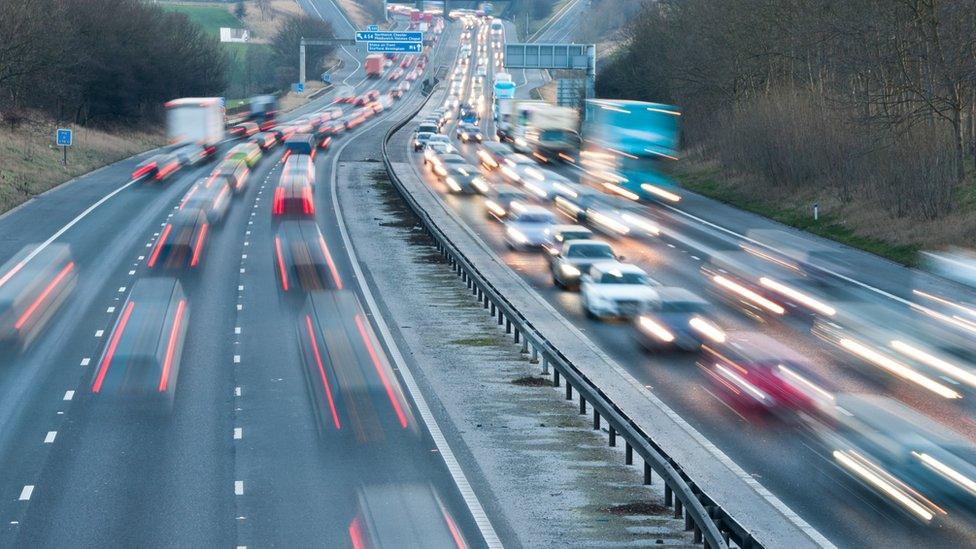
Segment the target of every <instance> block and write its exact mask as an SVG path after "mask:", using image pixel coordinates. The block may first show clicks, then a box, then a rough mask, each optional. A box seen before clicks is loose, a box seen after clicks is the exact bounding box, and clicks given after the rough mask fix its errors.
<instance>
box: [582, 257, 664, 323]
mask: <svg viewBox="0 0 976 549" xmlns="http://www.w3.org/2000/svg"><path fill="white" fill-rule="evenodd" d="M659 286H660V284H659V283H657V282H656V281H654V280H653V279H652V278H651V277H649V276H647V273H646V272H644V269H641V268H640V267H638V266H636V265H631V264H628V263H620V262H619V261H617V260H616V259H614V260H613V261H604V262H601V263H595V264H593V265H592V266H591V267H590V270H589V272H588V273H584V274H583V275H581V276H580V299H581V301H582V303H583V311H584V312H585V313H586V316H588V317H590V318H607V317H612V318H628V319H629V318H634V317H636V316H637V315H639V314H641V313H643V312H644V311H646V310H648V309H649V308H650V307H651V306H652V305H653V304H654V303H655V302H656V301H657V300H658V293H657V288H656V287H659Z"/></svg>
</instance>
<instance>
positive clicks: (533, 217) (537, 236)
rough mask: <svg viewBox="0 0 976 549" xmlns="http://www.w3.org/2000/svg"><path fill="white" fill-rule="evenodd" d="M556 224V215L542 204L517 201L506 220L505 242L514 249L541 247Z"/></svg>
mask: <svg viewBox="0 0 976 549" xmlns="http://www.w3.org/2000/svg"><path fill="white" fill-rule="evenodd" d="M555 224H556V217H555V216H554V215H553V214H552V212H550V211H549V210H547V209H545V208H543V207H542V206H536V205H533V204H524V203H521V202H515V203H513V204H512V208H511V211H510V212H508V219H507V220H505V244H506V245H508V247H509V248H510V249H513V250H527V249H530V248H540V247H542V245H543V244H545V243H546V242H548V241H549V229H550V228H551V227H552V226H553V225H555Z"/></svg>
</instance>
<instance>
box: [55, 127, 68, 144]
mask: <svg viewBox="0 0 976 549" xmlns="http://www.w3.org/2000/svg"><path fill="white" fill-rule="evenodd" d="M57 141H58V146H59V147H70V146H71V128H58V131H57Z"/></svg>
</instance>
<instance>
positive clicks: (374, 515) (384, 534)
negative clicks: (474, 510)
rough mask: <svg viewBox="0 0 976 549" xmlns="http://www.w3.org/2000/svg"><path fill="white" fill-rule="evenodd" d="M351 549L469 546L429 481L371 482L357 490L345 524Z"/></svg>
mask: <svg viewBox="0 0 976 549" xmlns="http://www.w3.org/2000/svg"><path fill="white" fill-rule="evenodd" d="M348 530H349V543H350V545H351V546H352V547H354V548H361V549H367V548H368V549H379V548H383V547H388V548H401V547H416V548H422V547H450V548H459V549H464V548H465V547H469V546H468V545H467V542H466V541H465V539H464V538H463V537H462V536H461V529H460V527H459V526H458V524H457V521H456V520H455V519H454V517H452V516H451V513H450V512H449V511H448V510H447V508H446V507H445V506H444V504H443V503H442V502H441V499H440V498H439V497H438V496H437V493H436V492H435V491H434V487H433V486H432V485H429V484H421V483H417V482H401V483H399V484H372V485H367V486H363V487H362V488H360V489H359V490H358V491H357V512H356V515H355V517H354V518H353V519H352V522H351V523H350V524H349V529H348Z"/></svg>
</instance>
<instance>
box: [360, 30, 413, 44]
mask: <svg viewBox="0 0 976 549" xmlns="http://www.w3.org/2000/svg"><path fill="white" fill-rule="evenodd" d="M423 41H424V33H422V32H420V31H402V32H400V31H377V32H371V31H356V42H423Z"/></svg>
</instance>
